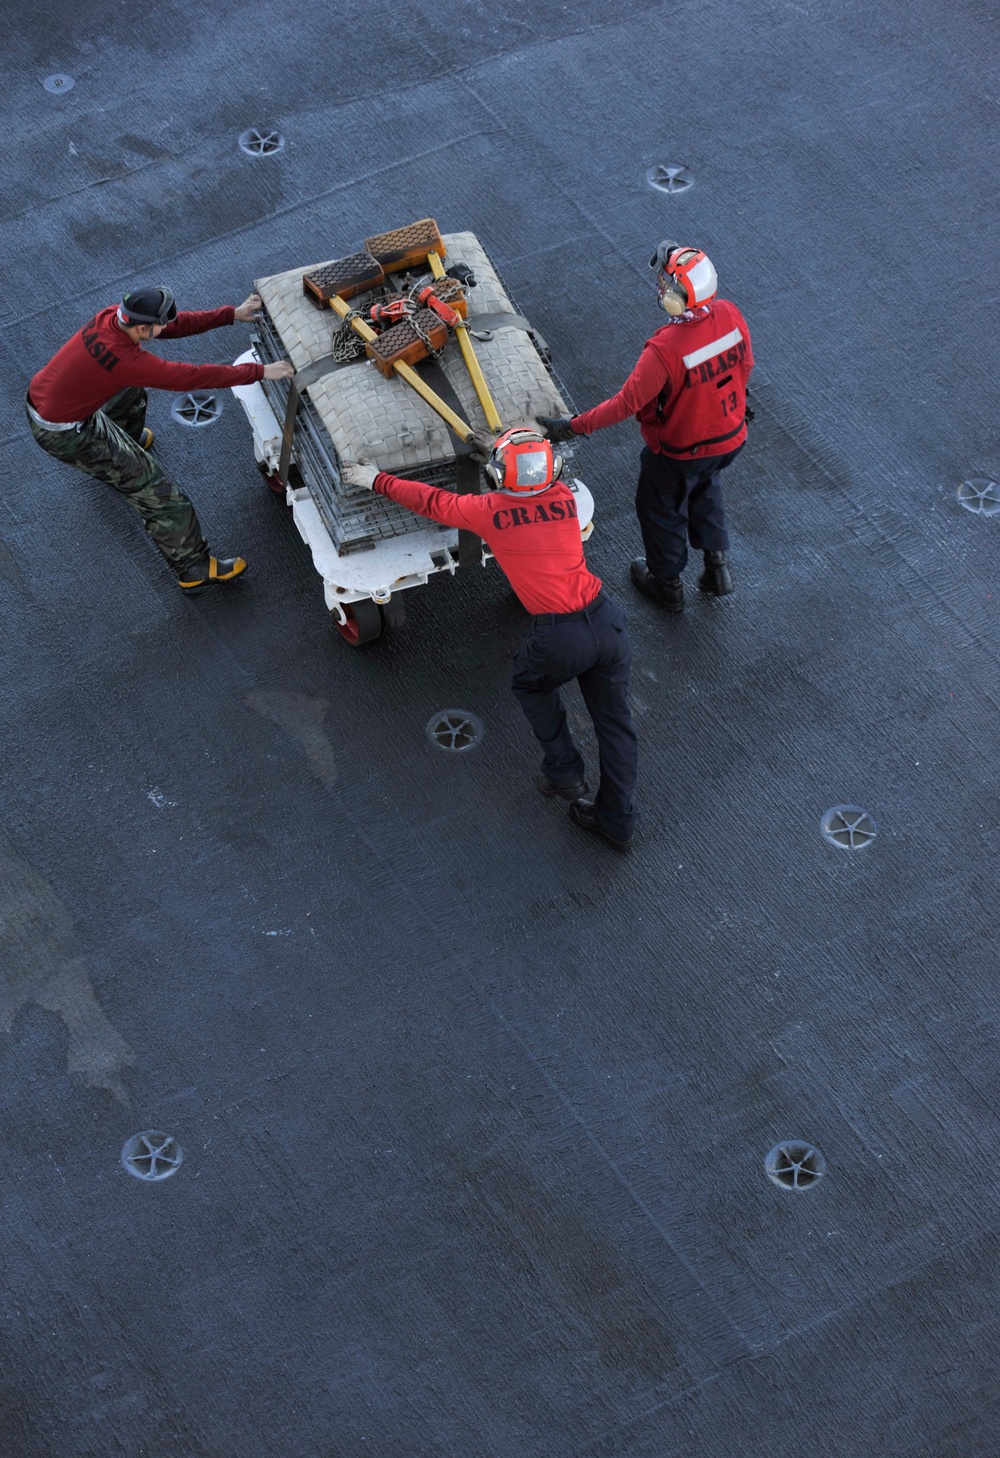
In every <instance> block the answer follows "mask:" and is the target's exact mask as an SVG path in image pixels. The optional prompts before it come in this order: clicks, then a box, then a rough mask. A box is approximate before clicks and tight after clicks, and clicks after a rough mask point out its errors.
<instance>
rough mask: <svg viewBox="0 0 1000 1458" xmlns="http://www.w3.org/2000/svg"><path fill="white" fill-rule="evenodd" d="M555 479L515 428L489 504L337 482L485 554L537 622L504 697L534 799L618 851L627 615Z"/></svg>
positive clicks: (627, 828) (626, 794) (427, 490)
mask: <svg viewBox="0 0 1000 1458" xmlns="http://www.w3.org/2000/svg"><path fill="white" fill-rule="evenodd" d="M561 470H562V461H561V460H560V459H559V457H558V456H553V453H552V447H551V446H550V444H549V442H548V441H547V440H546V439H545V437H544V436H542V435H541V434H540V433H539V432H538V431H536V430H532V429H527V428H521V427H517V426H515V427H512V428H511V429H509V430H505V431H504V432H503V433H502V434H501V435H500V436H499V437H498V438H497V440H496V443H495V444H494V446H493V449H492V452H491V454H490V457H489V460H488V461H487V463H486V475H487V479H488V481H489V483H490V484H491V485H492V486H494V487H495V488H496V489H495V490H493V491H489V492H487V494H486V495H484V496H471V495H470V496H458V495H456V494H455V493H454V492H452V491H444V490H440V489H438V488H436V487H434V486H425V485H424V484H423V483H422V482H420V481H404V480H402V479H401V478H400V477H398V476H391V475H389V474H388V473H387V472H385V471H379V470H377V469H376V467H374V466H370V465H363V464H354V463H347V464H345V465H344V467H343V476H344V479H345V480H346V481H349V482H350V483H351V484H352V485H354V486H364V487H368V488H369V489H373V490H375V491H378V492H380V493H381V495H383V496H388V497H389V498H390V499H391V500H393V501H398V502H399V503H400V505H402V506H406V507H409V509H410V510H411V511H415V512H417V513H418V514H419V515H420V516H426V517H429V518H430V519H431V521H439V522H442V523H444V524H445V525H446V526H453V527H459V528H463V527H464V528H467V529H468V530H469V531H472V532H475V533H476V535H477V536H480V537H482V539H483V540H484V541H485V542H486V543H487V545H488V546H489V548H490V551H491V552H492V553H493V555H494V557H495V558H496V560H497V562H498V563H499V565H500V567H501V568H502V569H503V571H504V572H505V573H506V575H507V577H508V579H509V580H510V585H511V587H512V588H513V589H514V591H515V592H516V593H517V595H518V597H519V598H520V600H521V602H522V603H523V604H524V606H525V607H526V608H527V610H528V612H529V613H531V614H532V617H533V621H532V625H531V628H530V629H529V631H528V634H527V636H526V637H525V639H524V641H523V642H522V644H521V646H520V647H519V648H518V650H517V653H516V654H515V655H514V663H513V673H512V676H511V688H512V689H513V692H514V696H515V698H516V699H517V701H518V703H519V704H520V705H521V708H522V709H523V710H524V713H525V716H526V717H527V720H528V723H529V724H530V725H531V727H532V729H533V731H534V733H535V737H536V739H537V740H538V742H539V743H540V744H541V746H542V770H541V773H540V774H539V776H538V788H539V790H540V791H541V792H542V794H543V795H545V796H546V797H548V798H553V797H556V796H558V797H559V798H561V799H563V800H568V801H569V802H570V806H569V813H570V819H571V820H572V821H573V822H574V824H576V825H578V826H580V827H581V829H583V830H589V831H591V832H592V833H593V834H595V835H597V836H599V837H600V838H601V839H602V840H603V841H605V842H606V843H607V844H608V845H610V846H612V847H614V849H615V850H621V851H625V850H628V848H629V847H630V846H631V844H632V840H633V837H634V835H635V820H636V816H635V808H634V806H633V803H632V796H633V791H634V789H635V778H636V735H635V728H634V726H633V724H632V715H631V714H630V712H629V707H628V702H627V700H626V690H627V688H628V675H629V668H630V666H631V662H632V650H631V647H630V645H629V639H628V632H627V631H626V628H625V614H624V613H623V612H622V610H621V608H620V607H619V606H618V604H617V603H616V602H615V601H614V599H613V598H612V597H610V596H609V595H608V594H607V593H606V592H605V591H604V589H603V588H602V586H601V579H600V578H599V577H595V576H594V575H593V573H592V572H590V571H589V570H588V568H587V563H586V560H585V558H584V555H583V542H582V540H581V537H580V523H579V521H578V519H577V514H576V499H575V497H574V495H573V493H572V491H571V490H570V489H569V487H568V486H567V485H566V483H565V482H564V481H561V480H559V472H560V471H561ZM572 678H575V679H576V680H577V682H578V683H579V685H580V692H581V694H582V695H583V701H584V703H585V704H586V706H587V710H588V712H589V714H590V717H591V719H592V720H593V721H594V731H595V733H596V735H597V743H598V749H599V754H600V766H601V781H600V785H599V786H598V790H597V794H596V795H595V796H594V798H593V799H592V800H591V799H589V798H587V793H588V792H587V785H586V782H585V780H584V762H583V756H582V755H581V754H580V751H579V749H577V747H576V745H575V743H574V742H573V737H572V735H571V734H570V731H569V726H568V725H567V722H566V711H565V709H564V708H563V705H562V701H561V698H560V695H559V690H560V688H561V686H562V685H563V684H565V683H568V682H569V680H570V679H572Z"/></svg>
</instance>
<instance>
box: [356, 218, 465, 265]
mask: <svg viewBox="0 0 1000 1458" xmlns="http://www.w3.org/2000/svg"><path fill="white" fill-rule="evenodd" d="M365 247H366V248H367V250H368V252H369V253H370V254H371V255H372V257H373V258H377V259H378V261H379V263H380V264H381V265H382V267H383V268H384V270H385V272H386V273H400V272H401V271H402V270H403V269H406V268H420V267H421V266H422V265H423V264H425V263H426V262H427V255H428V253H437V254H438V256H439V257H440V258H443V257H444V254H445V247H444V239H443V238H442V237H441V234H440V233H439V232H438V225H437V223H435V221H434V219H433V218H421V219H420V221H419V222H418V223H409V224H408V225H407V226H406V227H405V228H394V229H393V230H392V232H391V233H376V235H375V237H374V238H366V239H365Z"/></svg>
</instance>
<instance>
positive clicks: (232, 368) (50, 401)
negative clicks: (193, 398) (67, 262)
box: [28, 304, 264, 422]
mask: <svg viewBox="0 0 1000 1458" xmlns="http://www.w3.org/2000/svg"><path fill="white" fill-rule="evenodd" d="M234 313H235V311H234V309H233V306H232V304H227V305H226V306H225V307H224V308H221V309H197V310H195V309H191V310H187V311H186V312H184V313H180V314H178V315H177V318H176V319H174V320H172V321H171V322H170V323H169V324H168V325H167V326H166V328H165V329H163V331H162V332H161V333H160V334H159V336H158V338H160V339H181V338H183V337H184V336H185V335H187V334H204V333H205V332H206V331H207V330H209V329H218V328H220V327H221V326H222V325H224V324H232V322H233V318H234ZM117 321H118V306H117V305H116V304H112V305H110V307H109V308H107V309H102V310H101V312H100V313H99V314H95V316H94V317H93V319H91V320H90V321H89V322H88V323H87V324H84V326H83V328H82V329H78V330H77V332H76V333H75V334H74V335H73V337H72V339H70V340H67V342H66V343H65V344H64V345H63V347H62V349H60V350H58V351H57V352H56V353H55V354H54V355H53V356H52V358H51V359H50V360H49V362H48V364H47V365H43V366H42V368H41V369H40V370H39V371H38V373H37V374H36V375H35V377H34V379H33V380H32V381H31V384H30V386H29V387H28V394H29V396H30V398H31V403H32V405H33V406H34V407H35V409H36V410H37V411H38V413H39V415H41V416H42V418H43V419H44V420H51V421H53V422H68V421H71V420H86V419H87V418H88V416H90V415H93V413H94V411H95V410H100V408H101V406H102V405H106V404H107V402H108V401H109V400H110V399H111V397H112V395H117V394H118V392H119V390H126V389H128V388H129V386H137V385H141V386H144V387H149V388H151V389H154V390H172V391H174V392H175V393H176V394H181V393H183V391H185V390H224V389H227V388H228V387H229V386H231V385H252V384H253V382H254V381H255V380H259V379H260V378H261V377H262V376H263V374H264V366H263V365H262V364H245V365H212V364H206V365H192V364H179V363H175V362H174V361H172V360H166V359H160V358H158V356H157V355H155V354H150V353H148V351H147V350H145V349H143V348H142V347H141V346H140V345H138V344H136V343H135V341H134V340H132V339H130V338H129V336H128V335H127V334H126V333H125V331H124V330H123V329H121V328H119V326H118V322H117Z"/></svg>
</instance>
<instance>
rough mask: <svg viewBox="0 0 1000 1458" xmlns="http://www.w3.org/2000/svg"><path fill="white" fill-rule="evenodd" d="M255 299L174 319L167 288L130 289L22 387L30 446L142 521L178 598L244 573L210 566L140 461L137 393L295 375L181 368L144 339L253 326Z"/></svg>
mask: <svg viewBox="0 0 1000 1458" xmlns="http://www.w3.org/2000/svg"><path fill="white" fill-rule="evenodd" d="M259 307H260V296H259V295H258V294H251V295H250V296H249V298H246V299H244V301H243V303H242V304H240V305H238V306H237V307H235V308H234V307H233V305H232V304H229V305H226V306H225V307H223V308H221V309H203V310H197V311H194V310H192V311H186V312H182V313H178V310H177V305H176V303H175V302H174V296H173V294H172V293H171V292H170V290H169V289H166V288H162V287H159V288H142V289H135V290H134V291H133V292H132V293H129V294H126V295H125V297H124V299H123V300H122V302H121V303H120V304H112V305H111V306H110V307H109V308H106V309H102V310H101V311H100V313H98V314H95V315H94V317H93V319H91V320H90V321H89V322H88V323H86V324H85V325H84V326H83V328H82V329H79V330H77V332H76V333H75V334H74V335H73V337H72V339H70V340H68V341H67V343H66V344H64V345H63V347H62V349H60V350H59V351H58V352H57V353H56V354H54V355H53V357H52V359H50V360H49V362H48V364H47V365H44V366H43V368H42V369H40V370H39V371H38V373H37V374H36V375H35V376H34V378H33V379H32V381H31V384H30V386H29V387H28V397H27V401H26V409H27V413H28V425H29V427H30V429H31V433H32V435H33V436H34V438H35V440H36V441H37V442H38V444H39V445H40V446H41V447H42V450H44V451H46V452H47V453H48V454H49V455H50V456H53V457H54V458H55V459H56V460H57V461H65V462H66V463H67V465H70V466H75V467H76V468H77V470H78V471H84V472H86V474H87V475H88V476H95V477H96V478H97V479H98V480H99V481H104V482H106V484H107V485H109V486H113V487H114V488H115V490H116V491H120V492H121V494H122V495H123V496H124V497H125V498H126V499H127V500H128V501H130V502H131V504H132V505H133V506H134V507H135V508H136V510H137V511H138V512H139V513H140V514H141V516H142V518H143V521H144V522H145V525H146V531H147V532H148V533H149V535H150V536H151V537H152V539H153V541H154V542H155V543H156V545H157V546H158V547H159V549H160V551H161V552H162V553H163V555H164V557H165V558H166V559H167V562H168V563H169V564H170V566H171V567H172V568H173V569H174V571H175V572H176V573H177V580H178V582H179V584H180V586H181V587H182V588H183V589H184V590H185V591H187V592H194V591H196V590H197V589H198V588H200V587H204V586H206V585H207V584H209V583H215V582H231V581H232V580H233V579H234V578H236V577H238V576H239V575H240V574H241V573H242V572H244V571H246V565H247V564H246V562H245V561H244V560H243V558H242V557H213V556H212V555H211V552H210V551H209V547H208V543H207V542H206V541H205V538H204V537H203V535H202V531H201V527H200V525H199V522H198V517H197V514H196V513H195V509H194V506H193V504H192V503H191V501H190V499H189V498H188V497H187V496H185V494H184V492H183V491H181V490H180V488H179V487H178V486H176V485H175V484H174V482H173V481H171V479H170V477H169V476H168V475H167V474H166V472H165V471H164V470H163V469H162V468H161V466H160V465H159V463H158V462H157V461H155V460H154V459H153V457H152V456H151V455H150V454H149V447H150V446H151V445H152V443H153V432H152V431H151V430H149V429H147V428H146V424H145V420H146V389H147V387H148V388H151V389H158V390H172V391H174V392H177V393H182V392H183V391H185V390H222V389H226V388H228V387H230V386H232V385H249V384H253V383H254V382H255V381H256V380H259V379H262V378H263V379H286V378H288V377H290V376H291V375H292V374H294V370H293V368H292V366H291V365H290V364H289V363H288V362H287V361H286V360H282V361H280V362H279V363H277V364H269V365H262V364H244V365H190V364H178V363H174V362H172V361H168V360H164V359H159V358H157V356H156V355H153V354H148V353H147V352H146V351H145V350H144V349H143V348H142V346H143V344H145V343H147V342H148V341H149V340H151V339H157V338H161V337H162V338H164V339H180V338H183V337H184V336H186V335H189V334H204V333H205V332H206V330H209V329H218V328H219V327H221V326H222V325H224V324H232V323H234V322H235V321H237V320H239V321H240V322H243V323H245V322H246V321H247V320H249V319H252V318H253V315H254V312H255V311H256V310H257V309H258V308H259Z"/></svg>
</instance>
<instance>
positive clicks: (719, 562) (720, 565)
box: [698, 552, 734, 597]
mask: <svg viewBox="0 0 1000 1458" xmlns="http://www.w3.org/2000/svg"><path fill="white" fill-rule="evenodd" d="M698 586H699V587H700V588H701V591H702V592H711V593H714V595H715V596H716V597H727V596H728V595H729V593H731V592H733V591H734V586H733V574H732V573H731V572H730V570H729V567H728V565H727V563H726V554H725V552H706V553H705V570H704V572H703V573H702V574H701V576H700V577H699V578H698Z"/></svg>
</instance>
